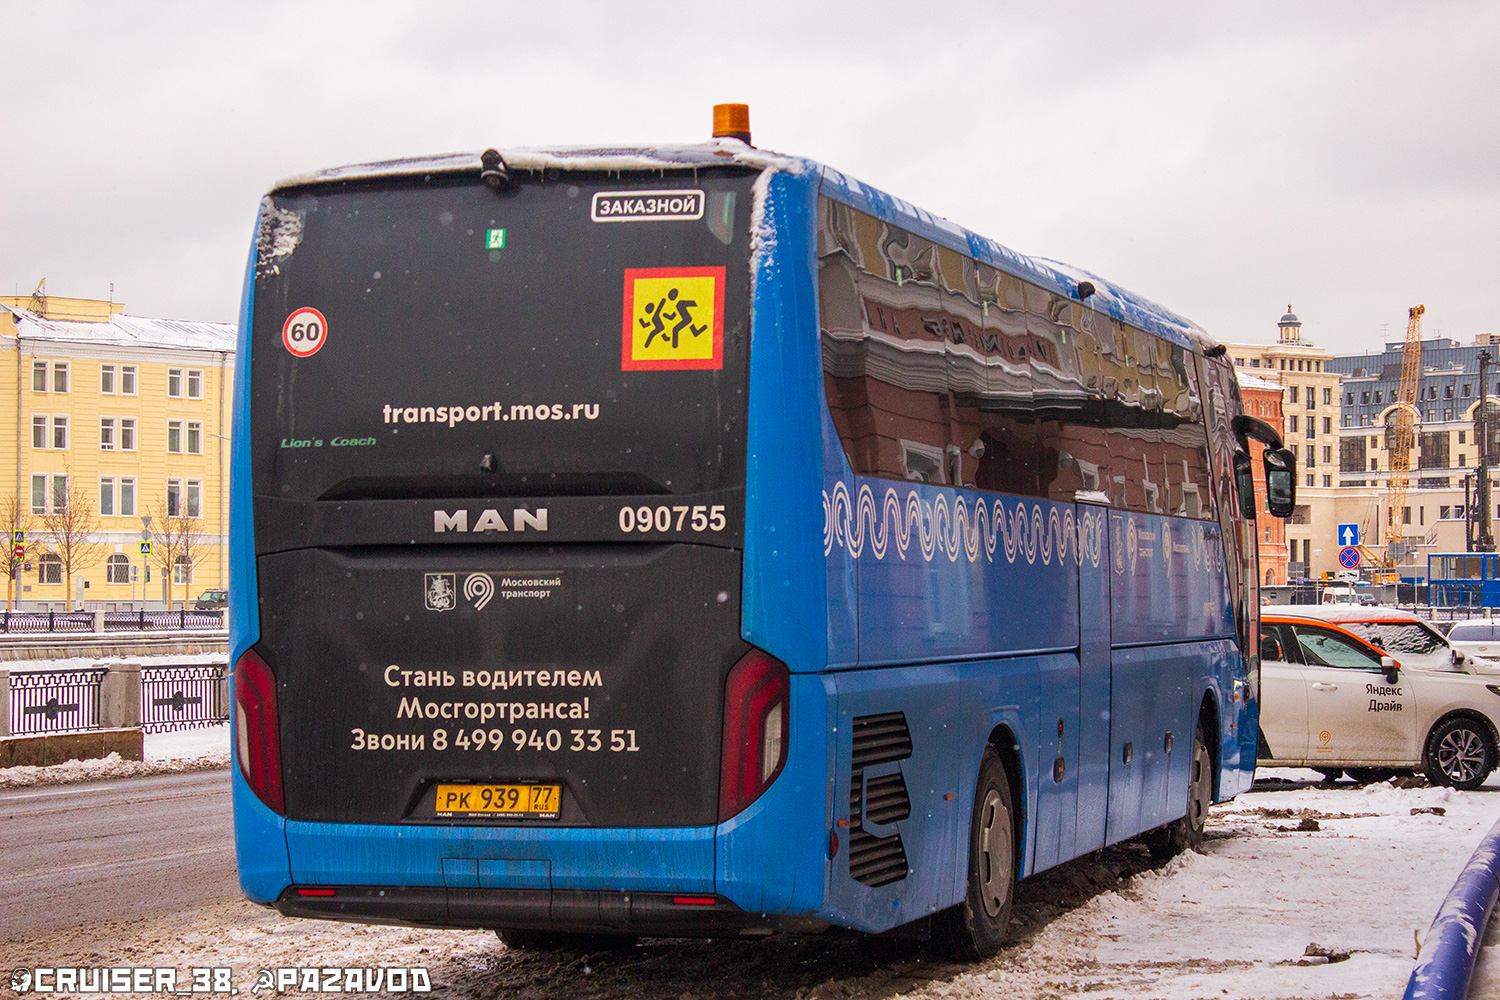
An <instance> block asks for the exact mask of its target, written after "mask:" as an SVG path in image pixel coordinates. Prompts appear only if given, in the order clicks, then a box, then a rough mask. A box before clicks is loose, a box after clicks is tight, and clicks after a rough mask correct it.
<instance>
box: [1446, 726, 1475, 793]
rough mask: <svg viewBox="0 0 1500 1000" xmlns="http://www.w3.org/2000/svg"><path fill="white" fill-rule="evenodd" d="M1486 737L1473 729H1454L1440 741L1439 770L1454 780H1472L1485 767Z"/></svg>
mask: <svg viewBox="0 0 1500 1000" xmlns="http://www.w3.org/2000/svg"><path fill="white" fill-rule="evenodd" d="M1484 757H1485V746H1484V739H1483V738H1482V737H1481V736H1480V735H1479V734H1478V733H1476V732H1474V730H1472V729H1454V730H1451V731H1450V732H1447V733H1444V734H1443V738H1442V740H1440V741H1439V742H1438V748H1437V759H1438V770H1440V771H1442V772H1443V774H1444V775H1445V776H1447V777H1448V778H1451V779H1452V780H1454V781H1472V780H1474V778H1476V777H1477V776H1478V775H1479V773H1480V771H1481V770H1483V768H1484Z"/></svg>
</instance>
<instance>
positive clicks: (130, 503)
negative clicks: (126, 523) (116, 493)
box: [120, 476, 135, 517]
mask: <svg viewBox="0 0 1500 1000" xmlns="http://www.w3.org/2000/svg"><path fill="white" fill-rule="evenodd" d="M120 516H121V517H135V477H134V476H121V477H120Z"/></svg>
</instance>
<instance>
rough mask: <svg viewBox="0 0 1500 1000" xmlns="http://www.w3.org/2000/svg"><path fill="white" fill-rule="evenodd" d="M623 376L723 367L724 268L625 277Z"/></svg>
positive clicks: (639, 271)
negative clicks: (637, 373) (624, 372)
mask: <svg viewBox="0 0 1500 1000" xmlns="http://www.w3.org/2000/svg"><path fill="white" fill-rule="evenodd" d="M624 313H625V315H624V328H623V330H622V332H621V344H620V369H621V370H622V371H669V370H674V369H675V370H685V369H709V370H715V371H717V370H720V369H722V368H723V367H724V268H722V267H636V268H628V269H627V270H626V271H625V310H624Z"/></svg>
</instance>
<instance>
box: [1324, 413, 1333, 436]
mask: <svg viewBox="0 0 1500 1000" xmlns="http://www.w3.org/2000/svg"><path fill="white" fill-rule="evenodd" d="M1323 433H1324V434H1332V433H1333V418H1332V417H1324V418H1323Z"/></svg>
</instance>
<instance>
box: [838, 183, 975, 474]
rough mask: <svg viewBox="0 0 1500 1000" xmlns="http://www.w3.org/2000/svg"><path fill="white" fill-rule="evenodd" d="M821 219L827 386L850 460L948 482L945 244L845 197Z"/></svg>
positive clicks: (867, 470) (858, 467)
mask: <svg viewBox="0 0 1500 1000" xmlns="http://www.w3.org/2000/svg"><path fill="white" fill-rule="evenodd" d="M846 213H847V217H846ZM819 220H820V223H822V224H823V225H822V226H821V227H820V228H821V229H822V231H821V232H820V233H819V240H818V244H819V249H820V250H826V251H827V252H826V253H825V254H824V255H823V256H822V257H821V258H820V260H819V275H818V287H819V293H820V303H819V309H820V317H819V326H820V328H821V337H822V346H823V372H824V380H823V381H824V390H825V393H826V395H827V398H828V406H829V410H830V411H831V414H832V417H833V422H834V426H835V428H836V429H837V430H838V432H839V438H840V440H841V441H842V443H843V445H844V452H845V454H846V455H847V456H848V458H849V464H850V465H851V466H852V467H853V469H854V471H855V472H856V473H859V474H861V475H867V476H879V477H882V478H886V479H909V480H916V481H920V482H931V483H947V482H948V481H949V480H950V478H951V474H950V469H951V465H950V463H949V462H948V460H947V456H948V452H949V450H948V445H949V444H950V443H951V442H950V423H951V418H952V406H951V402H950V399H949V392H948V374H947V360H946V357H945V349H944V348H943V344H944V343H945V341H946V339H947V331H946V324H945V322H944V317H943V309H942V296H941V294H940V292H939V288H938V280H939V277H940V274H939V264H938V255H937V247H936V246H935V245H934V244H933V243H932V242H931V241H930V240H925V239H922V238H920V237H918V236H915V235H913V234H911V233H908V232H906V231H905V230H902V229H899V228H897V227H895V226H891V225H887V224H886V223H883V222H881V221H880V220H878V219H875V218H874V217H872V216H869V215H865V214H864V213H861V212H855V211H854V210H852V209H849V208H846V207H844V206H837V205H836V206H833V207H831V208H830V209H829V210H828V211H827V212H826V213H824V212H822V211H820V212H819ZM851 241H852V242H853V243H855V244H857V246H858V253H857V254H855V253H851V252H850V251H849V250H848V249H846V245H847V244H848V243H850V242H851ZM856 257H857V258H858V260H859V261H860V263H856ZM851 282H852V288H851Z"/></svg>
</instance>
